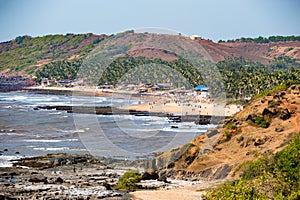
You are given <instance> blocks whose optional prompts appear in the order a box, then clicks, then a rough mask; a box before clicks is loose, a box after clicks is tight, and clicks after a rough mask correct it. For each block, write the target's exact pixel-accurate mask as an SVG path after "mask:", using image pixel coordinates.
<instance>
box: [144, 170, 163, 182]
mask: <svg viewBox="0 0 300 200" xmlns="http://www.w3.org/2000/svg"><path fill="white" fill-rule="evenodd" d="M158 178H159V176H158V174H157V173H156V172H155V171H154V170H148V171H146V172H145V173H144V174H143V175H142V180H156V179H158Z"/></svg>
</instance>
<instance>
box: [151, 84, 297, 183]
mask: <svg viewBox="0 0 300 200" xmlns="http://www.w3.org/2000/svg"><path fill="white" fill-rule="evenodd" d="M257 117H263V118H264V119H265V121H267V122H269V124H270V125H269V127H268V128H262V127H260V125H258V124H257V123H256V122H255V121H257V120H256V119H257ZM224 124H225V125H220V126H218V127H217V128H215V129H213V130H211V131H209V132H208V133H207V134H205V135H201V136H198V137H196V138H195V139H194V140H193V141H192V142H191V144H190V145H189V147H188V150H187V151H185V152H184V153H183V154H182V156H180V158H179V159H176V161H175V162H170V160H172V158H171V159H170V157H172V156H173V157H174V154H176V152H177V153H178V151H177V150H172V151H170V152H167V153H165V154H163V155H161V156H160V157H159V158H157V159H156V162H160V163H162V162H163V159H164V158H167V157H169V161H168V162H166V163H167V164H166V163H164V164H163V165H162V166H165V169H163V170H162V172H161V173H166V175H168V176H173V177H178V178H185V179H192V180H193V179H199V178H206V179H222V178H228V177H232V176H234V174H233V172H234V170H235V169H236V168H237V166H239V165H240V164H242V163H243V162H245V161H249V160H253V159H256V158H258V157H260V156H262V155H264V154H265V153H268V152H271V153H275V152H277V151H280V150H281V149H283V148H284V147H285V146H286V145H287V144H288V142H289V140H290V139H291V137H293V135H294V133H297V132H299V131H300V85H294V86H291V87H290V88H289V89H288V90H286V91H279V92H276V93H274V94H272V95H269V96H266V97H264V98H259V99H257V100H253V101H252V102H251V103H250V104H249V105H248V106H247V107H246V108H245V109H244V110H243V111H241V112H240V113H237V114H236V115H235V116H234V117H232V118H230V119H227V120H226V122H225V123H224ZM174 152H175V153H174ZM235 176H237V175H235Z"/></svg>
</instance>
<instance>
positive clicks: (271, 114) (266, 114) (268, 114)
mask: <svg viewBox="0 0 300 200" xmlns="http://www.w3.org/2000/svg"><path fill="white" fill-rule="evenodd" d="M262 115H263V116H264V117H268V118H270V119H271V118H273V117H275V116H276V115H277V111H276V110H275V111H274V112H272V111H270V110H269V109H267V108H265V109H264V110H263V112H262Z"/></svg>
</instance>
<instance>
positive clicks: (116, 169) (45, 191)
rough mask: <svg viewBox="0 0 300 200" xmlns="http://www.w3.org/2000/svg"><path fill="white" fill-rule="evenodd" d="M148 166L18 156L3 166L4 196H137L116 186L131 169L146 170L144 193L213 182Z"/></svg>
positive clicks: (0, 185)
mask: <svg viewBox="0 0 300 200" xmlns="http://www.w3.org/2000/svg"><path fill="white" fill-rule="evenodd" d="M144 167H145V163H144V162H143V161H125V160H115V159H110V158H100V157H99V158H98V157H97V158H96V157H93V156H91V155H87V154H84V155H79V154H48V155H45V156H39V157H32V158H21V159H18V160H14V161H13V166H12V167H2V168H0V199H106V200H119V199H136V195H137V194H136V193H135V192H133V193H128V192H132V191H117V190H115V189H114V185H116V184H117V183H118V178H119V177H120V176H122V175H123V174H124V173H125V172H126V171H128V170H130V169H138V170H139V171H140V172H141V173H142V174H143V176H142V181H141V182H140V183H139V184H138V187H139V188H140V189H141V191H143V192H142V194H144V193H147V191H157V190H159V191H170V190H173V189H174V190H178V189H179V188H184V187H191V186H193V187H196V185H200V186H199V187H198V188H201V187H203V186H206V185H207V186H210V185H209V184H208V183H206V182H203V181H200V180H197V181H184V180H175V179H172V178H167V177H166V176H164V175H163V176H162V175H161V174H159V173H156V172H155V173H153V174H149V173H148V172H145V170H144ZM207 186H206V187H207ZM149 194H151V193H149ZM138 195H139V193H138ZM198 195H199V194H198V193H197V196H198ZM198 197H199V196H198Z"/></svg>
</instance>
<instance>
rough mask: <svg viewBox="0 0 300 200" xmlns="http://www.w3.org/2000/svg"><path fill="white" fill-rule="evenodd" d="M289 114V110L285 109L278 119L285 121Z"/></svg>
mask: <svg viewBox="0 0 300 200" xmlns="http://www.w3.org/2000/svg"><path fill="white" fill-rule="evenodd" d="M291 116H292V115H291V113H290V112H289V110H288V109H287V108H286V109H284V110H282V111H281V113H280V115H279V118H280V119H282V120H287V119H289V118H290V117H291Z"/></svg>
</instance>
